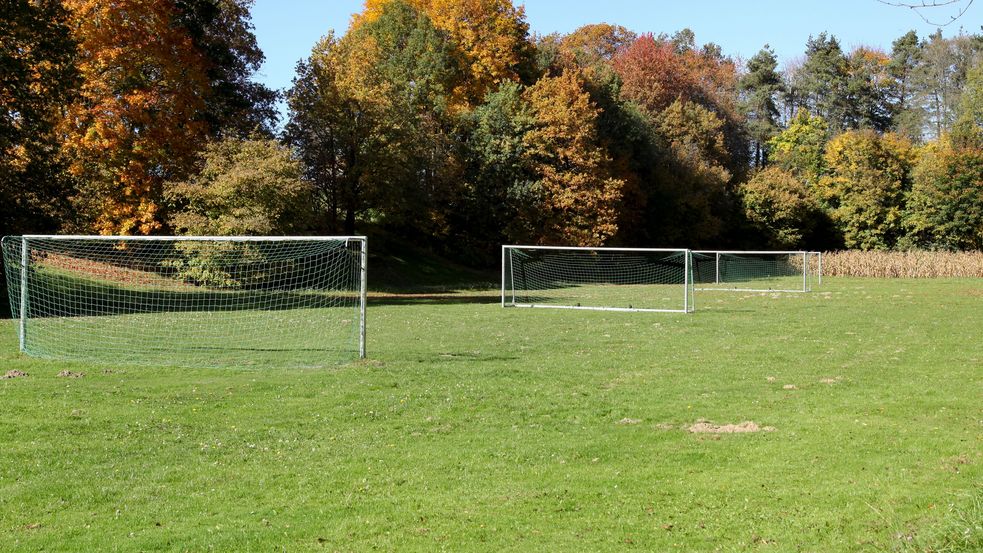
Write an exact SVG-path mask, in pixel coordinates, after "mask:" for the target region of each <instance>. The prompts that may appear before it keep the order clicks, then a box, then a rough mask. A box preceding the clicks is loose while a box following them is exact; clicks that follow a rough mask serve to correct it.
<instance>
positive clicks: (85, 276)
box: [2, 236, 367, 366]
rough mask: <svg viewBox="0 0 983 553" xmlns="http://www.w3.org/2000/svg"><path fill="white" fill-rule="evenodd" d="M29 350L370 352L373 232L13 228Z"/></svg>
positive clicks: (204, 362) (275, 357)
mask: <svg viewBox="0 0 983 553" xmlns="http://www.w3.org/2000/svg"><path fill="white" fill-rule="evenodd" d="M2 249H3V258H4V265H5V267H6V276H7V283H8V292H9V295H10V305H11V310H12V313H13V317H14V319H15V322H16V324H17V329H18V335H19V340H20V348H21V350H22V351H23V352H25V353H27V354H29V355H32V356H38V357H50V358H60V359H77V360H86V361H97V362H98V361H106V362H114V363H137V364H168V365H185V366H230V365H271V364H272V365H277V366H322V365H325V364H331V363H336V362H341V361H344V360H349V359H351V358H353V357H355V356H358V357H364V355H365V300H366V296H365V284H366V259H367V258H366V239H365V238H364V237H356V236H342V237H183V236H174V237H147V236H139V237H133V236H7V237H4V238H3V242H2Z"/></svg>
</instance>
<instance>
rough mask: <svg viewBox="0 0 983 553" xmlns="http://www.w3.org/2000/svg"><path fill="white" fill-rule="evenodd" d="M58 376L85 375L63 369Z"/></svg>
mask: <svg viewBox="0 0 983 553" xmlns="http://www.w3.org/2000/svg"><path fill="white" fill-rule="evenodd" d="M58 376H60V377H62V378H82V377H83V376H85V373H77V372H74V371H69V370H64V371H61V372H60V373H58Z"/></svg>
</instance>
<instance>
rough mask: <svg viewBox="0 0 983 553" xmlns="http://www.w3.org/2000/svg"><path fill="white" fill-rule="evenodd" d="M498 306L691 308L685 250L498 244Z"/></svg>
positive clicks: (689, 271)
mask: <svg viewBox="0 0 983 553" xmlns="http://www.w3.org/2000/svg"><path fill="white" fill-rule="evenodd" d="M502 306H503V307H553V308H562V309H594V310H606V311H666V312H679V313H688V312H691V311H693V310H694V307H695V306H694V302H693V278H692V261H691V254H690V251H689V250H683V249H678V250H677V249H651V248H584V247H580V248H575V247H560V246H503V247H502Z"/></svg>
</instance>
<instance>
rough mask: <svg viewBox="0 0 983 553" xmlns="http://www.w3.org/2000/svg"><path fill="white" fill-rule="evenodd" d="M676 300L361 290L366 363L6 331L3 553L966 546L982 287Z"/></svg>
mask: <svg viewBox="0 0 983 553" xmlns="http://www.w3.org/2000/svg"><path fill="white" fill-rule="evenodd" d="M477 299H481V298H480V297H479V298H477ZM487 299H488V300H489V301H494V299H493V298H487ZM697 301H698V305H699V309H700V311H698V312H697V313H696V314H693V315H688V316H687V315H670V314H637V313H636V314H632V313H603V312H574V313H572V312H568V311H563V310H528V309H509V310H503V309H502V308H500V307H498V306H497V305H495V304H494V303H477V302H471V301H470V300H469V301H467V302H459V301H448V302H446V303H441V302H435V301H433V300H425V301H420V302H419V303H414V302H413V301H409V300H398V299H384V298H383V299H377V300H376V301H375V303H374V304H372V305H370V312H369V316H370V319H369V329H370V335H369V339H370V342H369V354H370V357H371V359H370V360H369V361H367V362H363V363H357V364H353V365H349V366H343V367H339V368H336V369H329V370H323V369H322V370H310V369H291V370H285V369H281V368H277V367H268V368H263V369H255V368H254V369H224V370H216V369H208V370H203V369H172V368H165V369H156V370H151V369H147V368H138V367H125V366H110V365H86V364H72V363H64V362H42V361H34V360H28V359H23V358H19V357H18V356H16V355H15V354H14V353H13V352H14V351H15V349H16V343H15V338H14V335H13V332H12V328H13V325H12V324H11V323H9V322H7V323H4V324H6V325H7V328H6V329H5V330H4V331H3V332H2V333H0V367H2V369H3V371H0V372H5V371H6V370H8V369H20V370H23V371H25V372H28V373H30V376H29V377H26V378H18V379H12V380H0V406H2V407H0V409H2V413H3V423H2V425H0V549H4V550H8V549H9V550H36V549H41V548H47V549H72V550H95V549H112V548H119V549H126V550H185V549H187V550H201V549H205V548H207V547H214V548H216V549H220V550H244V549H248V550H257V549H270V548H272V547H274V546H280V545H282V546H283V547H284V549H286V550H308V549H309V550H328V551H332V550H339V551H348V550H353V551H355V550H357V551H362V550H369V549H382V550H401V551H407V550H409V551H413V550H419V551H432V550H439V549H445V550H454V551H459V550H485V551H528V550H543V551H562V550H589V551H603V550H610V551H621V550H625V549H629V548H632V547H634V548H636V549H638V550H640V551H644V550H674V549H675V550H682V551H715V550H721V551H746V550H762V551H798V550H801V551H874V550H884V549H891V548H897V547H902V546H905V544H906V543H908V544H909V545H910V544H915V545H918V544H919V543H920V540H922V539H924V538H923V537H924V536H932V535H934V534H933V533H934V532H935V529H936V528H945V529H947V530H946V531H948V533H949V538H945V537H943V538H938V537H931V538H930V539H932V540H935V541H933V542H932V543H941V541H942V540H943V539H955V540H956V541H957V543H958V542H959V541H960V540H962V541H963V542H965V538H961V537H960V533H961V532H963V530H964V526H966V527H969V528H970V529H972V525H973V524H976V525H977V528H976V530H975V532H974V531H972V530H971V531H970V533H969V538H968V539H970V540H975V542H973V543H975V545H968V546H967V545H966V544H965V543H962V547H963V549H962V550H963V551H973V550H976V548H978V547H980V546H981V541H983V537H981V532H983V530H981V529H980V528H979V527H978V525H979V524H980V521H979V515H980V511H979V509H977V510H976V511H972V512H971V514H970V518H971V519H970V521H969V522H968V523H967V524H963V523H961V522H958V517H955V518H953V516H952V514H951V513H950V512H949V511H950V507H949V505H950V504H955V506H956V508H959V509H962V508H963V507H962V506H964V505H967V504H972V503H973V502H974V501H976V502H978V501H979V497H980V494H981V488H980V482H981V480H983V457H981V449H983V447H981V445H983V430H981V426H980V425H981V422H980V421H981V420H983V409H981V401H980V398H981V397H983V369H981V367H983V340H981V334H983V333H981V329H983V309H980V307H981V305H983V282H981V281H980V280H966V279H964V280H927V281H887V280H858V279H844V278H841V279H829V281H827V282H826V283H825V284H824V287H823V288H822V289H820V291H818V292H814V293H812V294H784V295H757V294H735V293H722V292H719V293H710V292H707V293H701V294H699V295H698V297H697ZM63 369H72V370H77V371H83V372H85V373H87V375H86V377H85V378H81V379H65V378H59V377H56V376H55V375H56V373H57V372H58V371H60V370H63ZM768 377H774V380H773V381H769V380H768ZM836 377H840V378H841V379H840V380H839V381H837V382H836V383H833V384H824V383H821V382H820V379H823V378H836ZM785 384H795V385H796V387H797V389H795V390H785V389H783V385H785ZM626 417H627V418H631V419H637V420H639V422H638V423H637V424H618V421H620V420H622V419H624V418H626ZM699 418H705V419H709V420H712V421H714V422H718V423H728V422H734V423H736V422H741V421H744V420H753V421H755V422H757V423H759V424H761V425H771V426H774V427H776V431H774V432H769V433H757V434H734V435H724V436H719V437H717V436H710V435H696V434H690V433H688V432H686V431H684V430H682V429H680V428H679V427H680V426H683V425H687V424H691V423H692V422H694V421H695V420H697V419H699ZM666 426H672V428H665V427H666ZM961 512H962V513H965V512H966V511H965V510H962V511H961ZM973 513H975V514H973ZM972 517H975V518H972ZM953 520H956V522H955V523H953V522H952V521H953ZM950 526H951V527H952V529H951V530H948V528H949V527H950ZM898 536H902V537H901V538H899V537H898ZM904 536H912V538H911V539H912V540H913V541H911V542H908V540H907V538H904ZM953 536H954V538H953ZM929 545H931V544H929Z"/></svg>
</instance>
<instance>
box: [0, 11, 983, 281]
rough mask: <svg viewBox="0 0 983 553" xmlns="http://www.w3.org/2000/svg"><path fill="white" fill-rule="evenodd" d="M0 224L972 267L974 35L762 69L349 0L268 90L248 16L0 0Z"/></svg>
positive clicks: (592, 34)
mask: <svg viewBox="0 0 983 553" xmlns="http://www.w3.org/2000/svg"><path fill="white" fill-rule="evenodd" d="M10 4H11V7H10V10H9V11H10V16H9V17H6V18H4V19H3V20H2V21H0V36H2V37H3V38H4V39H3V41H2V43H0V49H2V52H0V98H3V103H4V105H5V107H6V109H5V110H4V111H3V112H2V115H0V148H2V151H3V152H4V155H3V158H2V159H0V231H2V232H3V233H4V234H8V233H18V232H26V231H30V232H56V231H71V232H83V233H86V232H95V233H103V234H108V233H122V234H131V233H134V234H154V233H193V234H231V233H235V234H281V233H287V234H289V233H301V232H303V233H308V232H314V233H331V234H335V233H343V234H353V233H357V232H366V231H367V230H372V231H380V232H387V233H393V234H399V235H400V236H404V237H407V238H409V239H411V240H413V241H415V242H417V243H420V244H425V245H427V246H429V247H431V248H433V249H434V250H437V251H439V252H441V253H445V254H447V255H450V256H453V257H456V258H459V259H462V260H465V261H469V262H472V263H475V264H491V263H493V262H494V260H495V259H496V252H497V251H498V247H499V246H500V245H501V244H502V243H517V242H522V243H537V244H571V245H630V246H666V247H753V248H761V247H775V248H810V249H833V248H842V247H848V248H858V249H892V248H913V247H919V248H938V249H980V248H983V34H966V33H960V34H958V35H956V36H953V37H949V38H946V37H944V36H943V35H942V34H941V32H937V33H935V34H932V35H930V36H925V37H919V36H917V35H916V34H915V33H914V32H909V33H907V34H905V35H903V36H901V37H899V38H898V39H897V40H896V41H894V43H893V44H892V47H891V50H890V51H888V52H885V51H881V50H879V49H877V48H872V47H866V46H861V47H857V48H854V49H853V50H851V51H847V50H844V49H843V48H842V46H841V45H840V43H839V41H838V40H837V39H836V38H835V37H833V36H830V35H827V34H825V33H824V34H820V35H818V36H814V37H809V39H808V41H807V42H806V47H805V53H804V55H803V56H801V57H800V58H798V59H796V60H794V61H793V62H791V63H788V64H787V65H786V66H785V67H783V68H779V67H778V60H777V58H776V56H775V54H774V52H773V51H772V50H771V49H770V48H768V47H767V45H766V46H765V47H764V48H763V49H762V50H761V51H760V52H758V53H757V54H756V55H755V56H753V57H752V58H751V59H749V60H747V61H746V62H744V61H741V60H737V59H735V58H733V57H730V56H727V55H726V54H725V53H724V52H723V51H722V49H721V48H720V47H719V46H717V45H715V44H713V43H706V44H702V45H701V44H699V43H698V42H697V40H696V37H695V36H694V34H693V33H692V32H691V31H689V30H688V29H683V30H681V31H678V32H676V33H674V34H672V35H665V34H658V35H657V34H652V33H642V34H636V33H634V32H632V31H629V30H628V29H626V28H624V27H621V26H617V25H611V24H603V23H602V24H593V25H586V26H584V27H581V28H579V29H577V30H576V31H574V32H572V33H570V34H564V35H559V34H552V35H537V34H534V33H531V32H530V29H529V26H528V24H527V23H526V21H525V16H524V13H523V10H522V8H521V7H517V6H515V5H513V4H512V2H511V0H367V1H366V3H365V8H364V10H363V11H362V12H361V13H359V14H357V15H356V16H355V17H354V18H353V20H352V22H351V25H350V27H349V28H348V30H347V32H345V33H344V35H342V36H336V35H334V34H332V33H328V34H327V35H326V36H324V37H323V38H322V39H321V40H320V41H318V43H317V44H315V45H314V47H313V48H312V50H311V53H310V55H309V56H308V57H307V58H306V59H304V60H302V61H300V62H299V63H298V64H297V68H296V77H295V79H294V81H293V85H292V86H291V88H290V89H289V90H287V91H285V92H284V93H283V94H284V96H285V100H286V104H287V107H288V117H287V120H286V121H285V122H284V124H283V125H282V130H280V131H277V130H276V129H277V112H276V109H275V106H276V101H277V99H278V94H279V92H278V91H273V90H270V89H268V88H267V87H265V86H263V85H261V84H258V83H256V82H254V81H253V80H252V79H253V76H254V74H255V72H256V71H257V70H258V68H259V66H260V64H261V63H262V61H263V54H262V52H261V51H260V49H259V48H258V46H257V44H256V39H255V36H254V35H253V32H252V24H251V20H250V14H249V9H250V7H251V2H250V0H119V1H116V2H112V3H105V2H99V1H98V0H12V1H11V2H10Z"/></svg>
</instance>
